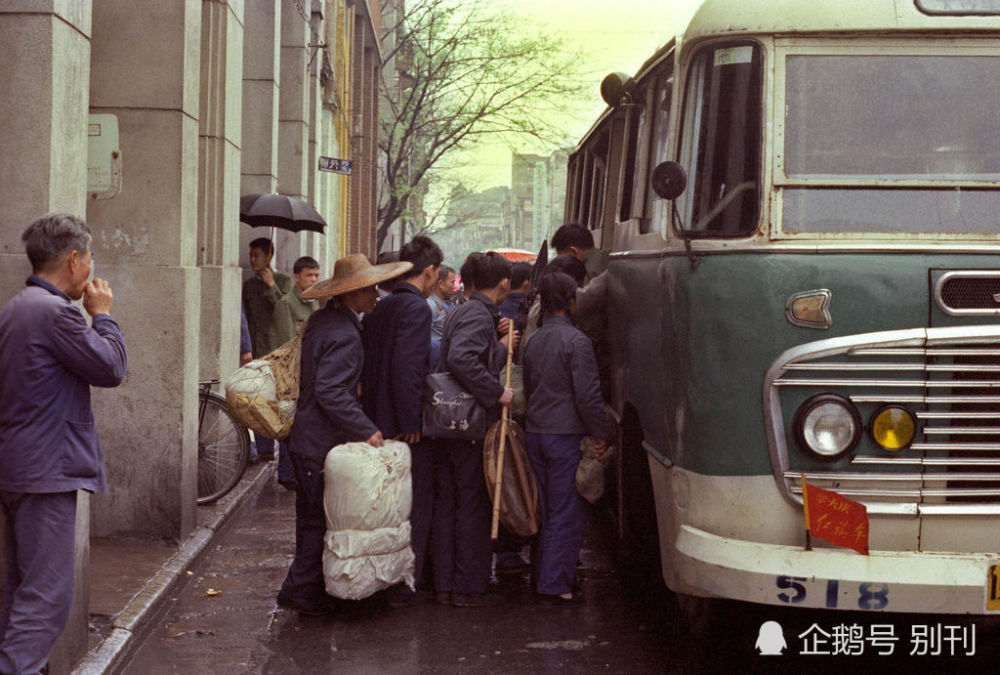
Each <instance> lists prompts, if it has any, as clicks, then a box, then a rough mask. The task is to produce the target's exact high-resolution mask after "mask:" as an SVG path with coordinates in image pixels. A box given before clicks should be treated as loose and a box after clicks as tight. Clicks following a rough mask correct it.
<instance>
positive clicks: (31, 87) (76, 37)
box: [0, 0, 106, 672]
mask: <svg viewBox="0 0 1000 675" xmlns="http://www.w3.org/2000/svg"><path fill="white" fill-rule="evenodd" d="M90 14H91V3H90V0H79V1H78V2H52V0H10V1H9V2H4V3H0V44H2V45H4V49H2V50H0V73H2V75H0V119H2V120H3V124H2V125H0V147H2V148H3V149H4V161H3V163H2V164H0V201H2V203H3V205H4V206H3V209H4V218H3V219H2V221H0V304H4V303H6V302H7V301H8V300H9V299H10V298H11V297H13V296H14V295H16V294H17V293H19V292H20V291H21V289H22V288H24V280H25V279H26V278H27V277H28V275H29V274H30V273H31V265H30V264H29V263H28V258H27V256H25V255H24V246H23V245H22V244H21V233H22V232H24V230H25V228H26V227H27V226H28V225H30V224H31V222H32V221H34V220H35V219H36V218H38V217H39V216H41V215H43V214H45V213H48V212H50V211H63V212H68V213H73V214H76V215H79V216H85V215H86V199H87V106H88V98H89V85H88V82H89V79H90V37H91V20H90ZM92 229H93V227H92ZM105 422H106V418H105V416H104V415H98V417H97V423H98V427H99V428H100V429H101V431H102V433H103V430H104V425H105ZM89 510H90V496H89V494H88V493H86V492H83V491H79V492H78V493H77V521H76V559H75V565H74V574H73V576H74V578H75V581H76V594H75V596H74V600H73V607H72V609H71V610H70V618H69V623H68V624H67V626H66V629H65V630H64V631H63V633H62V635H61V636H60V637H59V639H58V640H57V641H56V643H55V645H54V646H53V648H52V651H51V652H50V654H49V659H50V665H51V668H52V672H67V671H68V670H69V669H70V668H71V667H72V664H73V663H74V662H76V661H77V660H79V659H80V658H81V657H82V656H83V655H84V654H85V653H86V651H87V635H88V631H87V609H88V605H89V597H90V587H89V578H90V571H89V560H90V545H89V540H90V511H89ZM2 532H3V524H2V520H0V535H2ZM6 564H7V561H6V560H5V559H4V551H3V550H0V589H2V587H3V580H4V578H5V572H6V570H5V566H6Z"/></svg>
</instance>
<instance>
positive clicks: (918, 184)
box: [768, 37, 1000, 242]
mask: <svg viewBox="0 0 1000 675" xmlns="http://www.w3.org/2000/svg"><path fill="white" fill-rule="evenodd" d="M790 55H808V56H825V55H831V56H867V55H872V56H991V57H996V56H997V47H996V43H995V41H991V40H990V39H988V38H982V39H979V38H960V39H956V38H948V39H947V41H945V40H944V39H942V38H936V37H914V38H896V39H886V38H869V37H860V38H856V39H851V40H843V39H833V38H775V40H774V42H773V56H772V65H771V67H770V71H771V72H772V73H773V74H774V83H773V88H772V90H771V91H772V94H771V95H772V99H773V106H772V110H773V111H774V114H773V116H772V117H771V121H772V124H771V127H772V129H773V132H772V133H773V138H772V140H771V152H770V154H771V157H770V161H769V164H770V166H769V167H768V168H769V172H770V181H771V183H770V184H771V190H770V192H771V199H770V211H771V213H770V232H769V238H770V239H772V240H774V241H789V242H790V241H796V240H846V241H855V242H856V241H862V240H867V241H873V240H882V241H898V240H907V241H911V242H912V241H930V240H933V241H977V242H981V241H984V240H992V241H996V239H997V237H996V235H989V234H984V233H975V232H963V233H955V232H889V231H866V232H787V231H785V229H784V220H785V214H784V210H785V209H784V199H785V194H784V193H785V190H787V189H824V188H848V189H849V188H859V189H865V188H867V189H894V188H907V189H934V190H949V189H976V190H982V189H987V190H989V189H994V190H995V189H998V188H1000V181H984V180H969V179H944V178H935V179H919V178H906V177H895V178H888V177H873V176H859V177H856V178H830V177H803V176H788V175H787V174H786V173H785V165H784V154H785V132H786V129H785V123H786V119H785V112H784V111H785V89H786V86H787V78H786V65H787V58H788V56H790Z"/></svg>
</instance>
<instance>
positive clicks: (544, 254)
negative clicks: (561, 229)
mask: <svg viewBox="0 0 1000 675" xmlns="http://www.w3.org/2000/svg"><path fill="white" fill-rule="evenodd" d="M548 264H549V240H548V239H543V240H542V247H541V248H540V249H538V257H536V258H535V264H534V265H533V266H532V268H531V290H533V291H534V290H537V289H538V281H539V280H540V279H541V278H542V271H543V270H544V269H545V266H546V265H548Z"/></svg>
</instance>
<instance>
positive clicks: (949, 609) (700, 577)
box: [673, 525, 1000, 615]
mask: <svg viewBox="0 0 1000 675" xmlns="http://www.w3.org/2000/svg"><path fill="white" fill-rule="evenodd" d="M673 562H674V565H675V566H676V567H675V570H674V571H675V573H676V574H677V578H678V580H679V581H680V582H681V585H682V586H683V587H685V588H682V589H679V590H683V591H685V592H692V593H693V594H695V595H709V596H718V597H723V598H731V599H735V600H745V601H748V602H756V603H762V604H769V605H787V606H792V607H817V608H828V609H843V610H873V611H888V612H920V613H933V614H984V615H985V614H1000V601H988V598H989V596H990V590H991V584H992V586H993V589H992V590H993V595H994V596H997V595H998V591H997V585H998V580H997V579H996V578H995V577H996V575H997V574H1000V553H994V554H989V553H967V554H956V553H916V552H911V551H872V552H871V554H870V555H867V556H865V555H860V554H858V553H855V552H853V551H849V550H846V549H830V548H818V549H814V550H811V551H806V550H804V549H803V548H802V547H794V546H782V545H775V544H761V543H757V542H751V541H744V540H739V539H733V538H729V537H720V536H718V535H714V534H711V533H709V532H705V531H704V530H700V529H698V528H695V527H692V526H690V525H682V526H681V527H680V531H679V533H678V537H677V544H676V555H675V557H674V560H673ZM994 566H996V568H994ZM988 605H989V607H988ZM992 605H996V607H995V608H994V607H992Z"/></svg>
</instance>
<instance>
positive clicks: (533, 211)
mask: <svg viewBox="0 0 1000 675" xmlns="http://www.w3.org/2000/svg"><path fill="white" fill-rule="evenodd" d="M571 150H572V149H571V148H560V149H558V150H556V151H555V152H553V153H552V154H551V155H548V156H545V155H530V154H522V153H514V154H513V156H512V159H511V209H510V211H511V228H512V232H511V242H512V243H511V244H510V245H511V246H515V247H516V248H524V249H528V250H530V251H534V250H537V249H538V248H539V247H541V245H542V241H543V240H545V239H546V238H547V237H548V236H549V235H550V234H551V233H552V232H553V231H554V230H555V229H556V228H557V227H559V225H561V224H562V222H563V211H564V209H565V203H566V162H567V160H568V158H569V153H570V151H571Z"/></svg>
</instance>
